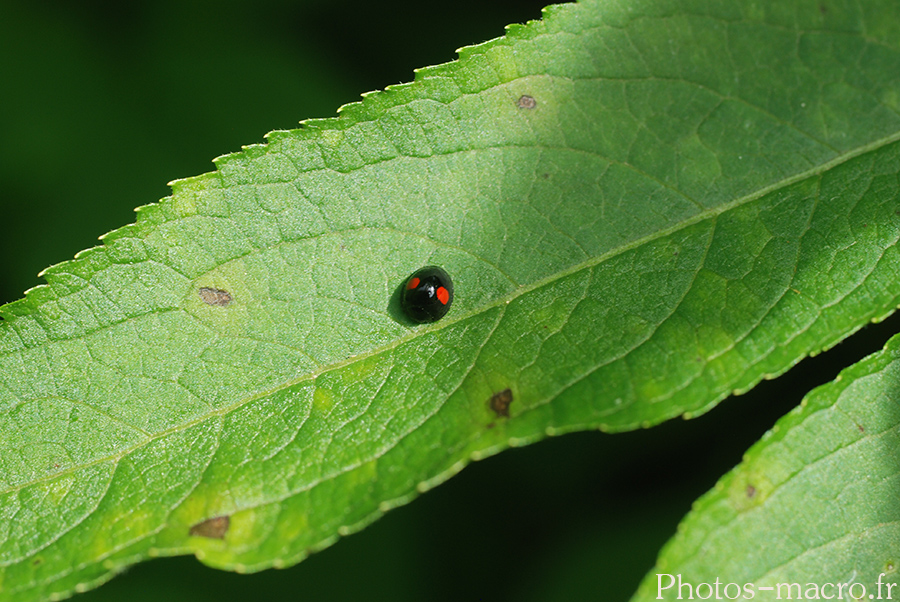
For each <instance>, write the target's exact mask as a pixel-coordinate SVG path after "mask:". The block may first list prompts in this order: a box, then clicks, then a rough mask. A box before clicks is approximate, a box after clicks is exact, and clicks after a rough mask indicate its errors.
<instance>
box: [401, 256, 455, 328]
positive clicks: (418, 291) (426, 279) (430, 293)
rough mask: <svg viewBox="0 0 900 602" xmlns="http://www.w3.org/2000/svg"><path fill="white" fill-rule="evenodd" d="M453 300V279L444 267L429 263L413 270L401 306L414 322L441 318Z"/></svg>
mask: <svg viewBox="0 0 900 602" xmlns="http://www.w3.org/2000/svg"><path fill="white" fill-rule="evenodd" d="M452 302H453V281H452V280H451V279H450V275H449V274H447V272H446V271H444V270H443V269H442V268H439V267H437V266H433V265H429V266H425V267H423V268H420V269H418V270H416V271H415V272H413V273H412V274H411V275H410V276H409V277H408V278H407V279H406V285H405V286H404V287H403V294H402V296H401V298H400V306H401V307H402V308H403V312H404V313H405V314H406V315H407V317H409V319H410V320H412V321H413V322H418V323H420V324H421V323H425V322H435V321H437V320H440V319H441V318H443V317H444V316H445V315H447V312H448V311H449V310H450V304H451V303H452Z"/></svg>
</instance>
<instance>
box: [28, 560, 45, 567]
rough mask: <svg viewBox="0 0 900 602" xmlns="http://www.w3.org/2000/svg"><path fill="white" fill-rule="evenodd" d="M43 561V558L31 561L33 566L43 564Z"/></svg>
mask: <svg viewBox="0 0 900 602" xmlns="http://www.w3.org/2000/svg"><path fill="white" fill-rule="evenodd" d="M42 562H44V559H43V558H35V559H34V560H32V561H31V566H37V565H39V564H41V563H42Z"/></svg>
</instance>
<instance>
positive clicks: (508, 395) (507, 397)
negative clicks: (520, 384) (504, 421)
mask: <svg viewBox="0 0 900 602" xmlns="http://www.w3.org/2000/svg"><path fill="white" fill-rule="evenodd" d="M512 402H513V394H512V391H511V390H510V389H503V390H502V391H500V392H499V393H494V394H493V395H491V400H490V401H489V402H488V404H489V405H490V406H491V409H492V410H494V413H496V414H497V416H503V417H505V418H509V404H511V403H512Z"/></svg>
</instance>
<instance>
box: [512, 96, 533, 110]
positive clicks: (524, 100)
mask: <svg viewBox="0 0 900 602" xmlns="http://www.w3.org/2000/svg"><path fill="white" fill-rule="evenodd" d="M516 106H517V107H519V108H520V109H533V108H534V107H536V106H537V101H536V100H535V99H534V96H528V95H527V94H523V95H522V96H520V97H519V100H517V101H516Z"/></svg>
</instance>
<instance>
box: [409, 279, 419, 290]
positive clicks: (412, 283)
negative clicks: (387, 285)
mask: <svg viewBox="0 0 900 602" xmlns="http://www.w3.org/2000/svg"><path fill="white" fill-rule="evenodd" d="M420 282H421V280H419V279H418V278H410V279H409V284H407V285H406V288H408V289H409V290H413V289H414V288H416V287H417V286H419V283H420Z"/></svg>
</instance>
